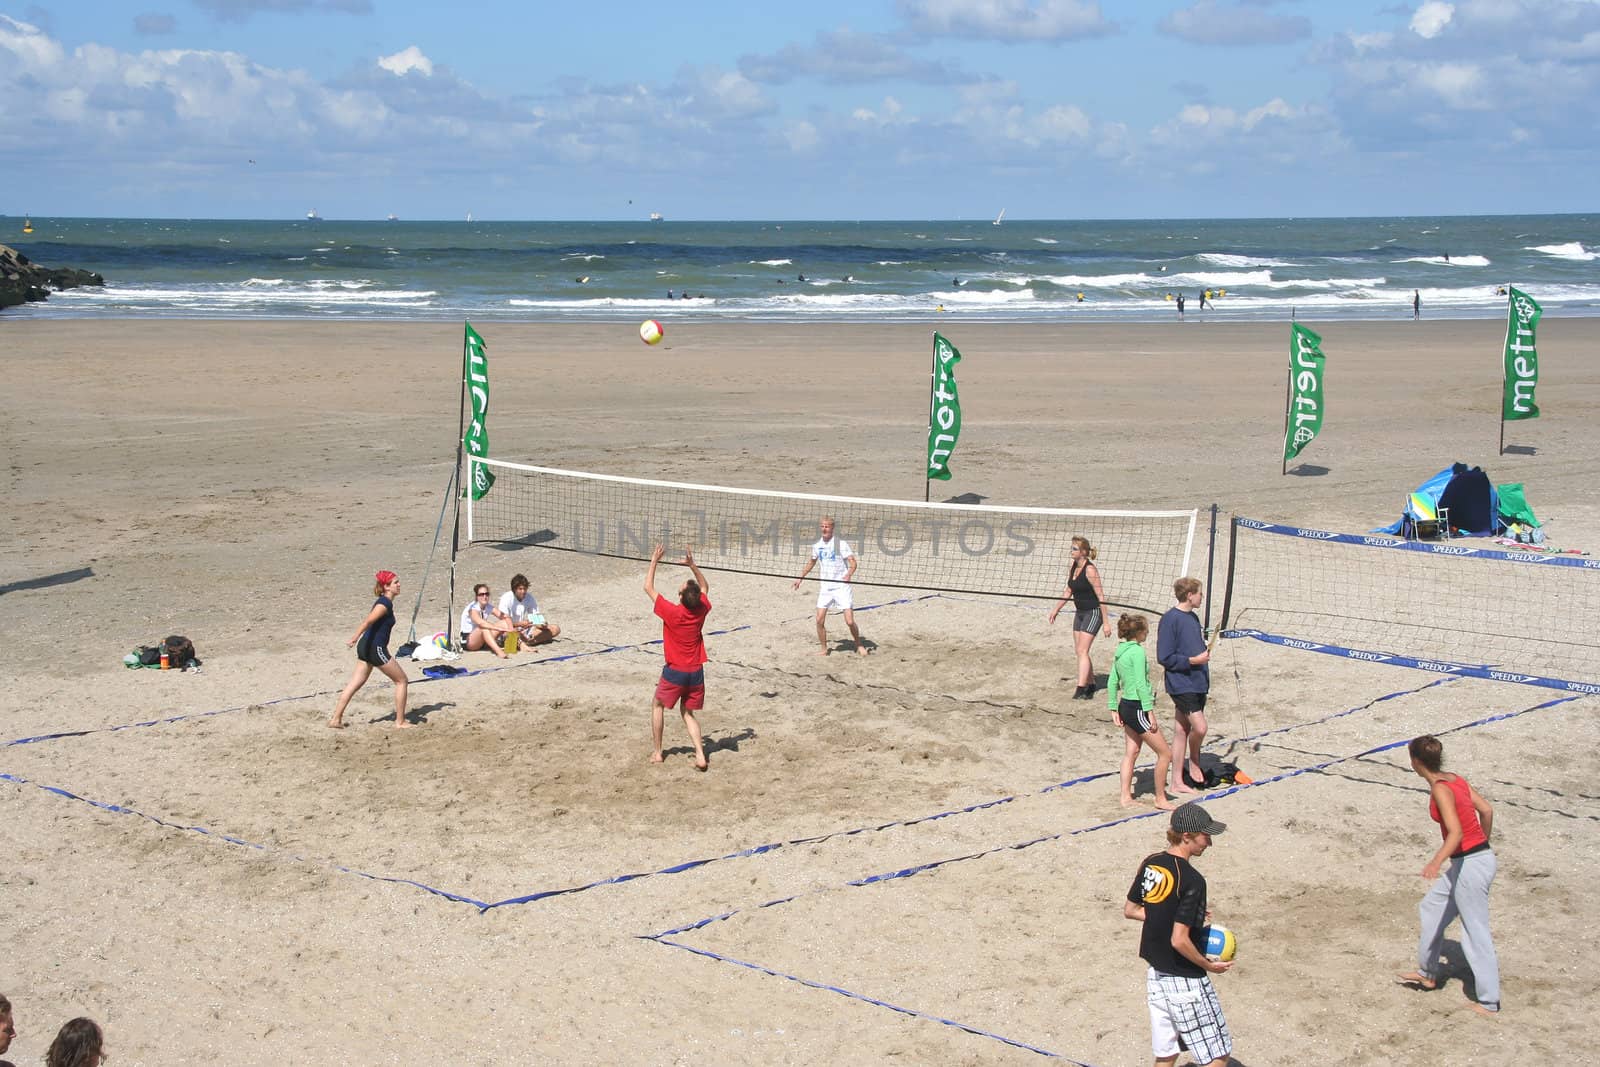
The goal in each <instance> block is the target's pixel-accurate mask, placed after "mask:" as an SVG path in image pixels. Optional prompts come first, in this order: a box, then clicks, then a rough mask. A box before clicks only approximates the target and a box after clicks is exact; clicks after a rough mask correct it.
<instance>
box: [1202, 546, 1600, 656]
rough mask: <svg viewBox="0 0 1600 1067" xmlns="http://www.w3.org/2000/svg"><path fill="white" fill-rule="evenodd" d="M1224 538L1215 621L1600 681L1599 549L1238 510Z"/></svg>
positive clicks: (1368, 650)
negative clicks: (1271, 518) (1338, 524)
mask: <svg viewBox="0 0 1600 1067" xmlns="http://www.w3.org/2000/svg"><path fill="white" fill-rule="evenodd" d="M1229 542H1230V544H1229V550H1228V553H1227V563H1226V573H1227V575H1228V584H1227V586H1226V589H1225V591H1224V604H1223V611H1222V625H1223V627H1224V628H1232V629H1234V630H1235V631H1244V632H1246V633H1247V634H1250V635H1252V636H1253V635H1254V634H1253V633H1251V632H1252V631H1254V632H1259V633H1262V634H1269V635H1275V636H1278V637H1288V638H1296V639H1300V641H1301V643H1302V644H1303V643H1306V642H1316V643H1318V647H1319V648H1320V649H1322V650H1326V648H1327V646H1337V647H1338V648H1339V649H1340V650H1341V651H1342V652H1343V653H1344V654H1348V655H1350V656H1352V657H1353V658H1363V659H1379V660H1382V659H1388V658H1392V657H1391V655H1389V654H1397V655H1399V656H1403V657H1405V658H1417V657H1425V658H1428V659H1433V660H1438V661H1441V662H1440V663H1439V664H1434V665H1432V666H1438V667H1448V666H1450V665H1466V666H1469V667H1472V668H1480V669H1491V670H1498V671H1506V672H1517V671H1521V672H1551V673H1554V674H1557V675H1559V676H1560V677H1562V678H1566V679H1581V680H1584V681H1589V682H1595V681H1600V627H1597V626H1595V624H1594V620H1593V613H1594V608H1595V605H1596V603H1597V602H1600V560H1594V559H1587V558H1584V557H1581V556H1570V555H1558V554H1548V553H1539V552H1517V551H1498V550H1495V549H1490V548H1480V547H1477V546H1475V545H1466V544H1456V543H1452V542H1450V541H1427V542H1423V541H1406V540H1402V539H1400V538H1396V537H1384V536H1380V535H1360V534H1338V533H1329V532H1328V531H1325V530H1311V529H1305V528H1303V527H1295V526H1285V525H1280V524H1277V523H1269V522H1261V521H1259V520H1256V519H1245V518H1235V519H1234V520H1233V527H1232V532H1231V534H1230V538H1229ZM1285 643H1289V644H1294V642H1293V641H1291V642H1285ZM1372 653H1378V655H1373V654H1372ZM1420 665H1422V666H1430V665H1429V664H1426V663H1424V664H1420ZM1514 680H1526V679H1514Z"/></svg>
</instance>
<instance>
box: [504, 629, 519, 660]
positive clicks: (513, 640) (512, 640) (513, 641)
mask: <svg viewBox="0 0 1600 1067" xmlns="http://www.w3.org/2000/svg"><path fill="white" fill-rule="evenodd" d="M505 649H506V655H508V656H509V655H511V653H513V652H515V651H516V650H517V631H515V630H512V631H511V632H510V633H508V634H506V643H505Z"/></svg>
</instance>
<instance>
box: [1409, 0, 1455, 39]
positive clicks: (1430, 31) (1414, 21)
mask: <svg viewBox="0 0 1600 1067" xmlns="http://www.w3.org/2000/svg"><path fill="white" fill-rule="evenodd" d="M1455 13H1456V9H1455V5H1453V4H1446V3H1443V2H1442V0H1428V2H1427V3H1425V4H1423V5H1422V6H1421V7H1419V8H1417V10H1416V13H1415V14H1413V15H1412V16H1411V32H1412V33H1415V34H1416V35H1417V36H1418V37H1422V38H1425V39H1428V40H1431V39H1433V38H1435V37H1437V36H1439V34H1441V33H1443V32H1444V28H1445V27H1446V26H1448V25H1450V20H1451V18H1453V17H1454V16H1455Z"/></svg>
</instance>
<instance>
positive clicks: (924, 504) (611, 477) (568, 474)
mask: <svg viewBox="0 0 1600 1067" xmlns="http://www.w3.org/2000/svg"><path fill="white" fill-rule="evenodd" d="M467 460H468V461H469V462H471V463H481V464H483V465H484V466H487V467H504V468H506V469H507V470H519V471H528V472H529V473H532V474H550V475H555V476H556V477H560V478H581V479H583V480H585V481H597V482H618V483H621V484H625V485H648V486H653V487H655V488H658V489H687V490H690V491H693V492H704V493H729V494H733V495H736V496H764V497H777V498H779V499H782V500H812V501H818V502H822V503H828V504H865V505H868V506H874V507H895V508H927V509H929V510H932V511H962V512H994V513H997V514H1015V513H1018V512H1021V513H1022V514H1025V515H1085V516H1089V515H1093V516H1117V517H1126V518H1134V519H1190V520H1192V519H1194V518H1195V516H1196V515H1198V514H1199V511H1198V509H1196V508H1189V509H1187V510H1181V511H1115V510H1111V509H1108V508H1030V507H1005V506H1000V505H994V504H948V503H944V502H942V501H922V500H884V499H877V498H873V497H854V496H826V495H823V494H821V493H791V492H780V491H777V490H770V489H741V488H738V487H736V486H729V485H697V484H695V483H693V482H664V481H658V480H656V479H654V478H627V477H623V476H622V475H617V474H594V473H592V472H589V471H569V470H561V469H559V468H556V467H535V466H532V465H530V464H527V463H511V462H509V461H507V460H503V459H486V458H484V457H482V456H468V457H467Z"/></svg>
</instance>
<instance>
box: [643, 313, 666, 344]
mask: <svg viewBox="0 0 1600 1067" xmlns="http://www.w3.org/2000/svg"><path fill="white" fill-rule="evenodd" d="M666 335H667V331H666V329H665V328H664V327H663V326H662V325H661V324H660V323H659V322H657V321H656V320H655V319H645V320H644V321H643V322H641V323H640V324H639V340H641V341H643V342H644V343H645V344H647V345H658V344H660V343H661V339H662V338H663V337H665V336H666Z"/></svg>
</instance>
